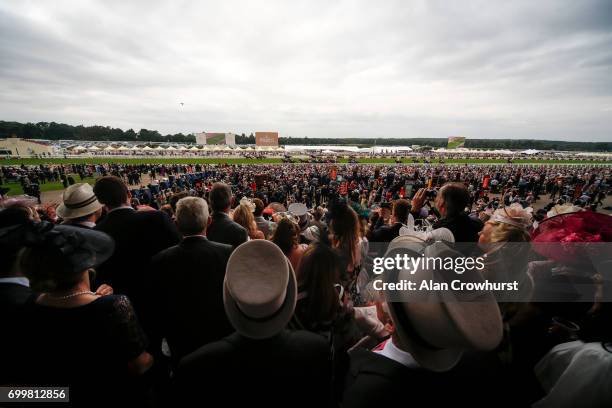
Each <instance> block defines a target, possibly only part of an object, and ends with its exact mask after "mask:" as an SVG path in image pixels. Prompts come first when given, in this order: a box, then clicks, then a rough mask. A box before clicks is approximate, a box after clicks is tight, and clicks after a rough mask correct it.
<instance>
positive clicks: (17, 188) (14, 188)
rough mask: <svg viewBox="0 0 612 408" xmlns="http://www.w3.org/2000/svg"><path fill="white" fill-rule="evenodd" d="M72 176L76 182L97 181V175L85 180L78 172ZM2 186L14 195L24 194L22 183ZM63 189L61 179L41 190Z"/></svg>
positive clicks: (9, 193) (41, 187)
mask: <svg viewBox="0 0 612 408" xmlns="http://www.w3.org/2000/svg"><path fill="white" fill-rule="evenodd" d="M72 177H73V178H74V181H75V182H76V183H89V184H92V185H93V184H94V183H95V182H96V178H95V177H85V178H84V179H83V180H81V178H80V177H79V175H78V174H72ZM0 188H8V189H9V192H8V195H12V196H14V195H20V194H23V189H22V188H21V184H20V183H13V182H10V183H4V184H2V185H0ZM63 189H64V185H63V184H62V182H61V181H60V182H55V183H52V182H47V183H44V184H41V185H40V191H41V192H45V191H55V190H63Z"/></svg>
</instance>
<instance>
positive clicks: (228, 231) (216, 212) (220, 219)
mask: <svg viewBox="0 0 612 408" xmlns="http://www.w3.org/2000/svg"><path fill="white" fill-rule="evenodd" d="M210 205H211V207H212V210H213V214H212V222H211V224H210V226H209V227H208V234H207V236H208V239H210V240H211V241H215V242H220V243H222V244H228V245H231V246H233V247H234V248H236V247H237V246H238V245H240V244H242V243H243V242H246V241H247V240H248V238H249V234H248V231H247V230H246V229H244V228H243V227H242V226H241V225H240V224H238V223H237V222H234V220H232V219H231V218H230V217H229V215H228V213H229V210H230V207H231V205H232V190H231V188H230V186H228V185H227V184H224V183H215V184H213V186H212V189H211V190H210Z"/></svg>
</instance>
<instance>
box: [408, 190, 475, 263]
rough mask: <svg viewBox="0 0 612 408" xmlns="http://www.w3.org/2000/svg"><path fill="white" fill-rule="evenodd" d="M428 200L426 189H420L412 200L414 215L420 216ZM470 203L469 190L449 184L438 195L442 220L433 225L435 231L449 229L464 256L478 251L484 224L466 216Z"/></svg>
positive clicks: (437, 199)
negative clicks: (479, 234)
mask: <svg viewBox="0 0 612 408" xmlns="http://www.w3.org/2000/svg"><path fill="white" fill-rule="evenodd" d="M425 199H426V191H425V189H423V188H422V189H420V190H419V191H417V193H416V194H415V196H414V198H413V199H412V210H411V211H412V214H414V215H415V216H418V214H419V212H420V211H421V208H422V207H423V205H424V203H425ZM469 201H470V193H469V192H468V189H467V188H466V187H465V186H464V185H463V184H461V183H447V184H445V185H444V186H442V188H441V189H440V191H438V194H437V195H436V200H435V206H436V209H437V210H438V212H439V213H440V219H439V220H438V221H437V222H436V223H435V224H434V225H433V228H434V229H437V228H448V229H449V230H450V231H451V232H452V233H453V236H454V237H455V243H456V244H455V247H456V249H457V250H458V251H460V252H461V253H463V254H464V255H469V254H470V253H472V252H473V251H474V250H475V249H476V243H477V242H478V233H479V232H480V231H481V230H482V227H483V223H482V221H480V220H479V219H478V218H472V217H470V216H469V215H468V214H466V212H465V209H466V207H467V205H468V203H469Z"/></svg>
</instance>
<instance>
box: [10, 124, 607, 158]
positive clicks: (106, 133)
mask: <svg viewBox="0 0 612 408" xmlns="http://www.w3.org/2000/svg"><path fill="white" fill-rule="evenodd" d="M6 137H21V138H25V139H46V140H88V141H111V142H119V141H131V142H173V143H195V136H194V135H185V134H183V133H176V134H173V135H170V134H168V135H162V134H161V133H159V132H158V131H156V130H149V129H140V130H139V131H138V132H136V131H135V130H134V129H128V130H126V131H124V130H122V129H119V128H112V127H110V126H83V125H79V126H72V125H67V124H64V123H56V122H38V123H19V122H6V121H0V138H6ZM236 143H237V144H255V135H254V134H253V133H251V134H249V135H248V136H247V135H246V134H244V133H242V134H240V135H238V134H237V135H236ZM279 143H280V144H282V145H333V144H344V145H357V146H360V147H370V146H374V145H377V146H411V145H421V146H431V147H446V145H447V139H446V138H343V139H335V138H309V137H280V138H279ZM465 147H466V148H479V149H537V150H553V149H554V150H570V151H572V150H573V151H579V150H584V151H594V152H610V151H612V142H564V141H553V140H534V139H466V141H465Z"/></svg>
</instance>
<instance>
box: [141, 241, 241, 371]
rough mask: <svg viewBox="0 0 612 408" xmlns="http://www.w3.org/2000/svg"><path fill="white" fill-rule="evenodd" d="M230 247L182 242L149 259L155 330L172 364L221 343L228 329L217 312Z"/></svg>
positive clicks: (220, 307) (221, 313)
mask: <svg viewBox="0 0 612 408" xmlns="http://www.w3.org/2000/svg"><path fill="white" fill-rule="evenodd" d="M231 253H232V247H231V245H225V244H220V243H218V242H212V241H209V240H208V239H206V237H202V236H194V237H187V238H185V239H183V241H182V242H181V243H180V244H178V245H176V246H173V247H170V248H168V249H165V250H163V251H162V252H160V253H159V254H158V255H156V256H155V257H154V258H153V274H152V278H153V292H154V293H155V301H154V302H153V306H154V307H155V309H156V310H157V313H156V316H157V317H158V319H156V324H157V329H158V330H159V334H160V336H161V337H165V338H166V339H167V340H168V345H169V346H170V350H171V352H172V359H173V360H174V361H175V362H177V363H178V361H179V360H180V359H181V357H183V356H185V355H186V354H188V353H191V352H192V351H194V350H195V349H197V348H198V347H200V346H203V345H204V344H207V343H210V342H213V341H216V340H221V339H222V338H223V337H225V336H227V335H229V334H231V333H232V332H233V331H234V329H233V327H232V325H231V324H230V322H229V320H228V319H227V316H226V315H225V309H224V307H223V279H224V277H225V267H226V266H227V260H228V258H229V256H230V254H231Z"/></svg>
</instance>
